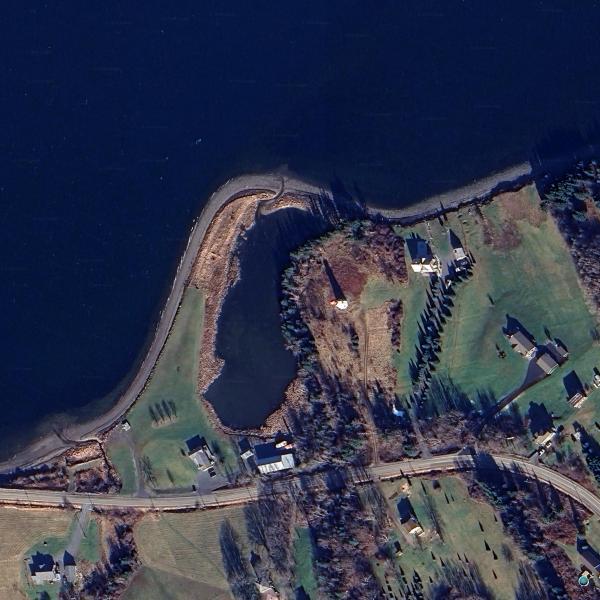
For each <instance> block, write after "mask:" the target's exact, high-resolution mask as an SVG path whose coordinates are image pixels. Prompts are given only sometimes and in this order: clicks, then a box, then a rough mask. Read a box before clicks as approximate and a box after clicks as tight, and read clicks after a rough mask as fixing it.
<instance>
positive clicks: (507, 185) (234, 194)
mask: <svg viewBox="0 0 600 600" xmlns="http://www.w3.org/2000/svg"><path fill="white" fill-rule="evenodd" d="M530 178H531V168H530V165H529V164H528V163H523V164H521V165H516V166H514V167H511V168H510V169H506V170H503V171H501V172H498V173H495V174H493V175H490V176H489V177H486V178H484V179H481V180H478V181H476V182H473V183H472V184H471V185H468V186H465V187H463V188H460V189H458V190H453V191H451V192H447V193H444V194H440V195H438V196H434V197H431V198H428V199H426V200H424V201H422V202H420V203H418V204H415V205H412V206H408V207H406V208H401V209H392V210H389V209H380V208H375V207H368V212H369V214H370V215H371V216H377V215H380V216H382V217H385V218H387V219H391V220H394V221H396V222H400V223H406V224H408V223H413V222H416V221H419V220H424V219H427V218H431V217H434V216H436V215H437V214H439V213H440V212H442V211H443V210H449V209H455V208H458V207H460V206H462V205H464V204H469V203H473V202H478V201H484V200H487V199H489V198H491V197H493V196H494V195H495V194H496V193H499V192H501V191H506V190H508V189H514V188H516V187H521V186H522V185H524V184H525V183H527V182H529V181H530ZM284 194H285V196H286V198H291V199H295V201H302V200H307V199H308V200H310V199H311V198H314V197H316V196H323V195H325V196H326V197H327V196H328V197H331V196H332V195H331V190H329V189H328V188H325V187H321V186H319V185H317V184H314V183H310V182H308V181H304V180H301V179H299V178H296V177H294V176H292V175H289V174H286V173H266V174H257V175H243V176H240V177H235V178H232V179H230V180H228V181H227V182H226V183H225V184H223V185H222V186H221V187H219V188H218V189H217V190H216V191H215V192H214V193H213V194H212V195H211V197H210V198H209V201H208V202H207V204H206V206H205V207H204V209H203V211H202V213H201V214H200V216H199V217H198V219H197V220H196V221H195V223H194V225H193V227H192V229H191V231H190V235H189V239H188V243H187V246H186V249H185V251H184V253H183V255H182V257H181V260H180V262H179V265H178V268H177V272H176V274H175V277H174V279H173V283H172V286H171V290H170V293H169V296H168V298H167V300H166V303H165V306H164V308H163V310H162V311H161V315H160V319H159V322H158V323H157V326H156V329H155V331H154V336H153V338H152V341H151V343H150V345H149V346H148V350H147V352H146V355H145V358H144V359H143V361H142V363H141V364H140V366H139V368H138V369H137V371H136V372H135V374H134V376H133V377H132V378H131V380H130V381H129V383H128V385H127V386H126V388H125V390H124V392H123V393H122V394H121V395H120V396H119V399H118V401H117V402H116V403H115V404H114V406H113V407H112V408H111V409H110V410H108V411H107V412H105V413H104V414H102V415H100V416H98V417H97V418H94V419H92V420H89V421H86V422H83V423H77V424H73V425H69V426H66V427H65V428H63V429H62V430H61V431H55V432H54V433H50V434H47V435H45V436H43V437H41V438H40V439H39V440H38V441H36V442H35V443H33V444H31V445H29V446H28V447H26V448H25V449H24V450H23V451H21V452H19V453H17V454H15V455H14V456H12V457H11V458H10V459H9V460H7V461H5V462H3V463H0V471H4V472H6V471H11V470H13V469H15V468H17V467H27V466H32V465H35V464H40V463H43V462H46V461H49V460H50V459H52V458H53V457H55V456H57V455H59V454H61V453H62V452H64V451H65V450H67V449H68V448H70V447H72V446H73V445H76V444H77V443H80V442H83V441H86V440H90V439H95V438H96V437H97V436H99V435H101V434H102V433H103V432H105V431H106V430H108V429H109V428H110V427H112V426H113V425H114V424H115V423H116V422H118V421H119V420H120V419H122V418H123V416H124V414H125V413H126V412H127V410H128V409H129V407H130V406H131V405H132V404H133V403H134V402H135V401H136V399H137V398H138V396H139V395H140V394H141V393H142V392H143V390H144V388H145V386H146V384H147V382H148V380H149V378H150V377H151V375H152V372H153V369H154V366H155V365H156V362H157V361H158V358H159V357H160V353H161V352H162V349H163V347H164V344H165V342H166V340H167V338H168V335H169V332H170V330H171V327H172V325H173V322H174V320H175V317H176V315H177V311H178V308H179V306H180V303H181V299H182V296H183V292H184V290H185V288H186V286H187V285H188V284H189V283H190V279H191V278H192V274H193V272H194V267H195V265H196V263H197V261H198V260H199V259H200V258H201V253H202V247H203V243H204V241H205V239H207V235H209V232H210V228H211V224H212V223H213V222H214V221H215V217H216V216H217V215H218V214H219V213H220V212H221V211H222V210H224V209H225V208H226V207H227V206H228V205H230V204H231V203H232V202H234V201H236V200H238V199H241V198H247V197H251V196H254V197H255V198H259V199H260V202H259V203H258V205H257V207H258V210H261V209H262V210H264V211H266V212H270V211H272V210H277V209H279V208H285V207H286V202H285V201H282V197H283V196H284ZM209 237H210V236H209ZM213 242H214V240H213ZM213 312H214V315H213V316H214V317H217V316H218V313H219V312H220V302H219V303H218V306H215V307H214V310H213ZM215 335H216V332H215V331H214V328H213V331H211V332H210V337H211V340H210V341H211V342H212V343H214V336H215ZM217 367H218V365H213V369H216V368H217ZM213 373H214V370H213ZM207 381H208V380H207ZM204 383H206V382H204Z"/></svg>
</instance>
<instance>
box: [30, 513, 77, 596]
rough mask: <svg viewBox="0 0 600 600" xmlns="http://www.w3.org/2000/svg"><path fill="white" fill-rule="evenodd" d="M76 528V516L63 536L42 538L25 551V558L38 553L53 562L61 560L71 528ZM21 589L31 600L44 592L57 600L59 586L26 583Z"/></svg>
mask: <svg viewBox="0 0 600 600" xmlns="http://www.w3.org/2000/svg"><path fill="white" fill-rule="evenodd" d="M76 526H77V516H74V517H73V520H72V521H71V523H70V525H69V529H68V531H67V532H66V533H65V535H64V536H63V535H61V536H48V537H44V538H43V539H42V540H40V541H38V542H36V543H35V544H34V545H33V546H32V547H31V548H30V549H29V550H27V552H26V553H25V556H26V557H28V558H29V557H31V556H33V555H34V554H37V553H38V552H40V553H41V554H51V555H52V556H53V557H54V559H55V560H57V559H59V558H61V557H62V554H63V552H64V551H65V548H66V546H67V543H68V541H69V538H70V537H71V533H72V531H73V528H74V527H76ZM26 568H27V567H26ZM26 568H25V569H26ZM25 569H24V572H23V579H24V581H28V576H27V571H26V570H25ZM23 587H24V589H25V592H26V593H27V597H28V598H31V600H37V599H38V598H39V597H40V594H41V593H43V592H46V593H47V594H48V597H49V598H50V599H51V600H56V599H58V592H59V591H60V585H57V584H55V583H54V584H49V583H48V584H45V585H29V584H28V583H26V584H25V585H24V586H23Z"/></svg>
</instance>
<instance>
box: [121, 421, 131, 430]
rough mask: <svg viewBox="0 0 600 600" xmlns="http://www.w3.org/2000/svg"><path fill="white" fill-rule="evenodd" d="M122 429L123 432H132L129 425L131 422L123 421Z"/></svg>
mask: <svg viewBox="0 0 600 600" xmlns="http://www.w3.org/2000/svg"><path fill="white" fill-rule="evenodd" d="M121 429H122V430H123V431H130V430H131V425H130V423H129V421H128V420H127V419H123V421H121Z"/></svg>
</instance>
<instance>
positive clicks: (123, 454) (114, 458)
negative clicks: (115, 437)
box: [107, 442, 137, 495]
mask: <svg viewBox="0 0 600 600" xmlns="http://www.w3.org/2000/svg"><path fill="white" fill-rule="evenodd" d="M107 454H108V458H109V460H110V462H111V463H112V464H113V466H114V467H115V469H116V470H117V472H118V473H119V476H120V477H121V481H122V483H123V486H122V487H121V494H127V495H131V494H133V493H134V492H135V491H136V489H137V484H136V472H135V465H134V464H133V456H132V455H131V448H129V446H128V445H127V444H125V443H122V442H119V443H111V444H109V445H108V448H107Z"/></svg>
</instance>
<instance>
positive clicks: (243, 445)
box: [238, 438, 254, 460]
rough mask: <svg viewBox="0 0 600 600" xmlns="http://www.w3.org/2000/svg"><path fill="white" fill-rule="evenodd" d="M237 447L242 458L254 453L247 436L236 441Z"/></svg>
mask: <svg viewBox="0 0 600 600" xmlns="http://www.w3.org/2000/svg"><path fill="white" fill-rule="evenodd" d="M238 448H239V449H240V457H241V458H243V459H244V460H246V459H248V458H250V457H251V456H252V455H253V454H254V452H253V450H252V446H251V445H250V442H249V441H248V438H242V439H241V440H240V441H239V442H238Z"/></svg>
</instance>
